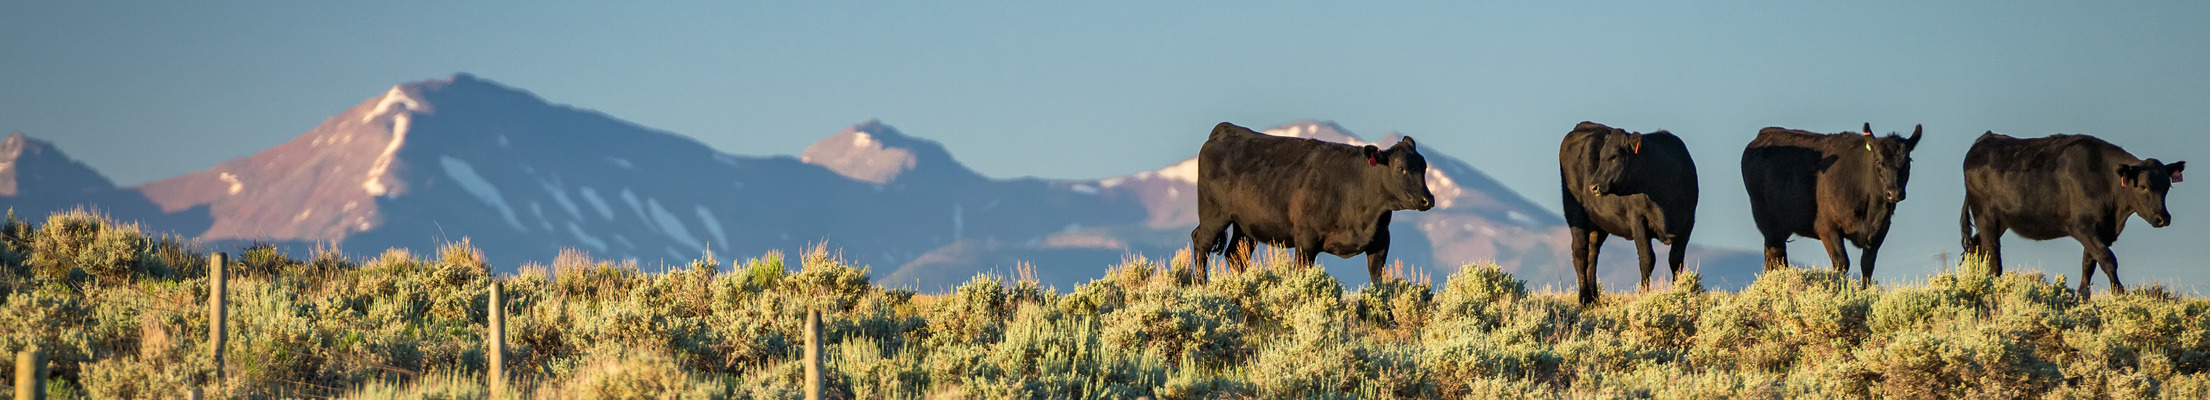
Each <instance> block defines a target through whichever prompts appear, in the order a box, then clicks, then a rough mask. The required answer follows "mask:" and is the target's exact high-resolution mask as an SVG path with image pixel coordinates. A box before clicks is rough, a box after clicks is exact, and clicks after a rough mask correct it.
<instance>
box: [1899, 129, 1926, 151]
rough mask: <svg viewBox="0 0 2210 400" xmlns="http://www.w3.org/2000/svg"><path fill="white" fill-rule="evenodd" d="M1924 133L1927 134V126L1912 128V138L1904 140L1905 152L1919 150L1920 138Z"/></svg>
mask: <svg viewBox="0 0 2210 400" xmlns="http://www.w3.org/2000/svg"><path fill="white" fill-rule="evenodd" d="M1923 133H1926V125H1919V126H1914V127H1911V137H1910V138H1909V139H1903V151H1904V152H1910V151H1911V150H1915V149H1918V138H1919V136H1921V134H1923Z"/></svg>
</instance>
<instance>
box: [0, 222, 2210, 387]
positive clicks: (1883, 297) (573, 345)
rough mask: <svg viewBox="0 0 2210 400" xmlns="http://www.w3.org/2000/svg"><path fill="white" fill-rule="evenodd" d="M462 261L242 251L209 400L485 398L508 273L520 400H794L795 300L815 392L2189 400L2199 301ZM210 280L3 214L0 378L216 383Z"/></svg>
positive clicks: (839, 266)
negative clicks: (1585, 298) (1044, 278)
mask: <svg viewBox="0 0 2210 400" xmlns="http://www.w3.org/2000/svg"><path fill="white" fill-rule="evenodd" d="M481 259H482V256H481V255H480V254H479V253H478V252H477V251H475V250H474V249H471V248H469V247H468V245H467V244H466V242H465V241H464V242H462V243H454V244H450V245H448V246H446V247H445V248H443V249H439V250H437V252H436V254H435V256H431V255H428V254H416V253H412V252H409V251H407V250H396V249H395V250H391V251H388V252H385V253H383V254H380V255H374V256H369V257H365V258H361V257H359V256H358V255H352V256H348V255H340V254H335V253H332V252H318V253H317V254H316V255H315V256H313V257H312V259H309V260H295V259H290V258H287V257H285V256H284V255H282V254H281V253H278V252H276V251H274V249H269V248H257V249H251V250H248V251H246V252H244V254H242V255H235V256H234V263H233V264H232V265H231V266H230V267H229V269H230V270H231V271H232V272H231V279H230V280H229V283H228V285H229V287H230V289H229V296H230V300H229V301H230V305H231V309H230V311H229V314H230V316H229V318H230V320H229V326H230V334H229V335H230V336H229V337H230V340H229V345H228V346H229V349H228V351H229V354H230V355H229V361H228V362H229V369H230V378H229V380H228V384H227V385H225V386H222V387H218V388H214V389H212V393H211V394H212V395H214V397H216V398H224V397H358V398H386V397H399V398H481V397H484V396H485V393H486V389H485V384H484V383H483V382H482V378H481V377H482V376H483V374H484V372H485V370H486V356H485V347H484V346H485V345H484V338H485V337H486V328H485V321H486V310H485V308H486V305H487V304H488V303H487V290H488V286H487V283H488V282H489V281H490V280H492V279H500V280H503V281H504V282H505V285H506V288H507V296H508V298H509V299H511V300H509V309H508V310H507V312H508V315H509V317H508V328H507V332H506V334H507V337H508V339H509V341H510V342H511V344H510V352H511V355H510V356H509V358H508V359H509V361H510V362H511V363H512V364H511V365H510V366H509V367H508V371H510V373H511V374H515V375H517V384H516V385H517V386H519V387H521V388H524V390H525V392H526V393H524V395H526V396H527V397H559V398H639V397H642V398H797V397H799V396H800V393H799V391H798V390H799V384H800V382H801V381H802V379H803V377H804V371H803V367H802V366H801V364H799V363H798V362H797V360H798V359H799V358H800V354H801V351H802V350H801V345H802V344H803V339H801V338H802V332H803V328H802V325H803V324H804V320H805V317H804V315H805V312H806V310H807V309H808V308H809V307H813V308H819V309H822V310H825V313H824V314H825V317H824V324H823V326H824V335H825V336H826V337H827V343H828V345H827V349H826V350H827V351H826V354H827V365H828V367H829V372H827V374H826V375H827V381H828V387H829V392H830V393H829V395H830V397H832V398H1006V397H1027V398H1133V397H1137V396H1150V397H1152V398H1159V399H1185V398H1331V397H1355V398H1721V397H1735V398H1780V397H1790V398H1794V397H1808V398H1863V397H1891V398H2210V375H2206V373H2210V301H2205V300H2204V299H2199V298H2180V297H2176V296H2173V295H2171V294H2169V293H2166V291H2165V290H2163V289H2162V288H2161V287H2160V286H2157V285H2155V284H2149V285H2141V286H2139V287H2138V288H2137V289H2136V290H2135V291H2134V292H2133V293H2131V294H2128V295H2123V296H2121V295H2112V294H2108V293H2104V294H2099V295H2097V296H2095V297H2094V298H2093V299H2092V300H2091V301H2090V300H2083V299H2081V298H2079V297H2078V296H2076V295H2074V294H2072V293H2071V291H2070V290H2068V289H2067V288H2066V283H2065V279H2064V278H2063V277H2057V278H2055V279H2053V280H2052V279H2050V278H2049V277H2047V276H2045V275H2043V274H2040V273H2036V272H2020V273H2011V274H2008V275H2005V276H2003V277H2001V278H1990V277H1987V276H1985V275H1984V274H1982V273H1977V272H1973V271H1974V270H1976V269H1977V268H1976V266H1975V264H1974V263H1973V262H1970V261H1968V262H1966V263H1965V264H1964V265H1963V266H1960V267H1959V269H1961V270H1964V271H1961V272H1955V273H1944V274H1940V275H1936V276H1932V277H1928V278H1926V279H1924V280H1923V282H1909V283H1905V282H1883V284H1882V285H1879V286H1875V287H1872V288H1866V289H1859V288H1856V287H1855V285H1854V283H1853V281H1852V280H1850V279H1847V277H1845V276H1843V275H1839V274H1834V273H1831V272H1825V271H1811V270H1801V269H1791V270H1782V271H1775V272H1770V273H1767V274H1765V275H1763V276H1761V277H1759V279H1758V280H1757V282H1756V283H1755V284H1752V285H1751V286H1749V287H1748V288H1747V289H1744V290H1742V291H1741V292H1739V293H1724V292H1710V291H1705V290H1702V285H1701V284H1700V283H1699V282H1697V279H1698V278H1697V277H1696V276H1695V275H1693V274H1690V275H1687V276H1685V277H1683V279H1682V281H1681V282H1679V283H1678V284H1676V285H1674V287H1673V288H1672V289H1668V290H1666V291H1658V292H1651V293H1642V294H1631V293H1609V294H1607V296H1606V297H1605V300H1604V303H1602V304H1598V305H1595V306H1591V307H1585V308H1584V307H1581V306H1579V305H1576V304H1575V303H1574V300H1573V297H1572V295H1571V294H1570V293H1567V292H1563V291H1530V290H1528V288H1527V287H1526V284H1525V283H1524V282H1523V281H1520V280H1518V279H1515V278H1514V277H1512V276H1511V275H1508V274H1505V273H1502V272H1499V271H1498V270H1497V269H1496V268H1494V267H1493V266H1468V267H1466V268H1463V269H1462V270H1461V271H1460V272H1459V273H1457V274H1455V275H1452V276H1449V277H1447V278H1446V279H1444V280H1443V281H1442V282H1441V283H1430V282H1428V279H1425V278H1414V279H1412V280H1409V281H1408V280H1405V279H1385V280H1383V281H1382V282H1377V283H1375V284H1374V285H1372V286H1368V287H1360V288H1345V287H1342V285H1341V284H1339V283H1338V282H1337V281H1336V280H1335V279H1334V278H1333V277H1330V276H1328V275H1327V274H1326V273H1325V272H1323V271H1321V270H1317V269H1295V268H1286V267H1283V266H1282V265H1283V264H1281V263H1280V262H1279V261H1283V260H1285V259H1286V257H1280V256H1275V257H1271V259H1270V260H1267V261H1266V264H1268V265H1271V266H1273V267H1271V268H1261V269H1258V270H1256V271H1251V272H1248V273H1244V274H1238V275H1218V276H1216V277H1215V279H1213V281H1212V282H1210V283H1207V284H1191V283H1190V280H1189V276H1190V271H1189V267H1188V265H1187V262H1186V257H1176V258H1175V259H1173V260H1171V261H1167V262H1159V261H1155V260H1146V259H1132V260H1128V261H1126V262H1124V263H1122V264H1120V265H1117V266H1110V267H1102V266H1101V268H1100V272H1101V274H1100V277H1099V278H1098V279H1096V280H1094V281H1091V282H1089V283H1084V284H1082V285H1079V286H1076V287H1073V288H1047V287H1038V286H1037V285H1036V284H1035V283H1034V282H1033V281H1032V280H1024V279H1021V278H1019V277H1002V276H987V275H985V276H976V277H974V278H973V279H972V280H969V281H968V282H967V283H966V284H964V285H962V286H960V287H958V288H957V289H955V290H953V291H951V292H947V293H938V294H920V293H914V292H912V291H907V290H900V289H895V288H884V287H881V286H877V285H874V284H872V283H870V281H869V278H868V271H867V270H866V269H864V268H855V267H853V266H851V265H847V264H845V263H843V262H841V261H839V260H838V258H837V257H835V256H834V255H833V254H831V253H829V252H825V251H818V250H817V251H811V252H807V253H806V254H803V255H801V256H800V257H798V258H797V259H796V260H785V259H784V257H782V255H780V254H773V253H771V254H767V255H763V256H761V257H758V258H754V259H750V260H747V261H744V262H742V263H738V264H735V265H729V266H726V267H725V266H724V265H721V264H720V263H719V261H717V260H715V259H714V258H713V257H712V256H711V255H706V256H704V257H702V259H701V260H699V261H693V262H691V263H689V264H688V265H681V266H667V267H648V268H642V269H640V268H639V267H638V266H636V265H635V264H634V263H631V262H610V261H604V260H593V259H591V258H590V257H588V256H585V255H582V254H566V255H563V256H562V257H560V258H559V259H556V260H554V261H553V262H552V264H551V265H527V266H524V268H523V272H522V273H520V274H517V275H513V276H500V277H493V276H489V275H487V274H486V272H485V271H486V268H485V266H484V265H483V263H482V262H481V261H480V260H481ZM786 261H794V262H795V263H794V265H792V264H786ZM206 263H207V256H206V255H205V254H204V253H203V252H202V251H201V250H200V249H196V248H194V247H193V246H191V245H190V244H189V243H187V242H184V241H181V240H178V239H175V238H172V237H162V236H154V235H149V234H146V233H144V232H141V231H139V230H138V229H137V228H136V227H134V226H131V225H127V224H117V223H114V222H110V221H106V220H104V219H103V218H101V217H100V216H97V215H92V214H87V213H82V212H75V213H61V214H55V215H52V216H50V217H48V218H47V219H45V220H44V221H43V222H42V223H35V224H34V223H25V222H21V221H17V220H16V219H15V218H14V217H13V216H12V215H11V216H10V217H9V218H8V220H7V221H6V222H5V225H4V226H0V351H4V352H7V354H10V356H9V359H10V360H11V362H9V363H6V364H5V365H0V371H4V372H5V373H4V374H0V376H6V377H12V376H14V371H12V369H13V368H14V364H13V363H12V358H13V357H12V354H14V353H15V352H16V351H18V350H21V349H24V348H26V347H28V346H32V345H36V346H39V347H40V348H43V349H45V351H46V353H47V354H49V355H50V356H49V357H50V358H51V360H52V361H51V363H50V364H49V365H50V368H51V370H52V371H53V375H54V376H56V377H57V378H56V379H52V380H50V381H49V385H48V389H49V390H48V391H49V393H51V394H53V395H55V396H56V397H65V398H74V397H83V398H131V397H176V396H177V395H178V393H181V391H182V388H184V387H186V386H190V385H198V384H205V383H207V382H211V381H212V380H211V377H212V376H213V375H212V373H211V372H212V371H211V369H212V362H211V361H209V360H208V359H207V356H206V354H207V352H208V343H207V342H206V337H207V335H208V329H209V328H208V318H207V315H206V314H207V313H206V305H205V303H204V302H203V301H204V299H205V298H206V296H207V290H208V281H207V279H206V270H207V266H206ZM11 390H12V383H11V384H9V385H8V386H7V387H0V396H12V395H13V394H12V393H9V391H11Z"/></svg>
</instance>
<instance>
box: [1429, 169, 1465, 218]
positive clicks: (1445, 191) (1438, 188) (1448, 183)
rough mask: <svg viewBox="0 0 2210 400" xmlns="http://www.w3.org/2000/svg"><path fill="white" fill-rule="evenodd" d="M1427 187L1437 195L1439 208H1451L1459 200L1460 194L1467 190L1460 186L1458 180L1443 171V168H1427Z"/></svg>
mask: <svg viewBox="0 0 2210 400" xmlns="http://www.w3.org/2000/svg"><path fill="white" fill-rule="evenodd" d="M1427 188H1428V189H1429V190H1428V192H1429V193H1430V194H1434V195H1435V208H1437V209H1448V208H1450V206H1451V205H1452V204H1456V203H1457V202H1458V196H1459V195H1461V194H1464V192H1465V190H1464V189H1460V188H1459V187H1458V182H1456V181H1452V180H1450V174H1445V173H1443V170H1441V169H1428V170H1427Z"/></svg>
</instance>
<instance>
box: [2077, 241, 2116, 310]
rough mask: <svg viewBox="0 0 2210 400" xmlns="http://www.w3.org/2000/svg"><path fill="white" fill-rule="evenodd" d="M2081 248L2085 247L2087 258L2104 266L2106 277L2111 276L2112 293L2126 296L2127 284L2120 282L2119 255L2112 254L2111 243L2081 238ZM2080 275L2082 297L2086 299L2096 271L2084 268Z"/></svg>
mask: <svg viewBox="0 0 2210 400" xmlns="http://www.w3.org/2000/svg"><path fill="white" fill-rule="evenodd" d="M2080 247H2083V249H2082V250H2083V251H2085V252H2086V253H2087V257H2089V258H2093V259H2094V260H2095V264H2100V265H2102V267H2103V274H2104V275H2110V291H2111V292H2112V293H2117V294H2126V284H2125V283H2124V282H2119V281H2118V255H2117V254H2115V253H2111V252H2110V243H2106V242H2103V241H2102V240H2100V239H2094V238H2080ZM2083 263H2084V262H2083ZM2080 275H2081V277H2080V297H2081V298H2086V297H2087V290H2088V283H2089V282H2090V281H2092V280H2093V279H2091V278H2093V277H2094V276H2095V270H2094V269H2090V268H2082V271H2080Z"/></svg>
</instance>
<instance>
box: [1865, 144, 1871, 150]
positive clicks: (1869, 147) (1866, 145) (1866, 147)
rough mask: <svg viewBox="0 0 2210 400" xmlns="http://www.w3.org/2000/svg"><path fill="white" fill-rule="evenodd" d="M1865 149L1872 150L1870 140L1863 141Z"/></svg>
mask: <svg viewBox="0 0 2210 400" xmlns="http://www.w3.org/2000/svg"><path fill="white" fill-rule="evenodd" d="M1865 151H1872V142H1865Z"/></svg>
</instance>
